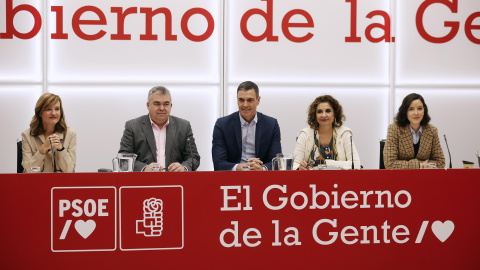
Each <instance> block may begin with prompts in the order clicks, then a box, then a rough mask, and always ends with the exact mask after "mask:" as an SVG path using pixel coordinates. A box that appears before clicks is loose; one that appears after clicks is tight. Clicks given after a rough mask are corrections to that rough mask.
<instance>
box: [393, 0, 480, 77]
mask: <svg viewBox="0 0 480 270" xmlns="http://www.w3.org/2000/svg"><path fill="white" fill-rule="evenodd" d="M422 2H423V1H420V0H409V1H403V0H402V1H396V3H397V4H396V8H397V15H396V23H395V25H396V32H397V39H396V59H397V65H396V71H397V72H396V83H398V84H422V85H425V84H445V83H447V84H479V83H480V76H478V74H480V53H479V50H480V47H479V46H480V45H478V44H474V43H472V42H471V41H470V40H468V39H467V37H466V35H465V20H466V19H467V18H468V16H470V14H472V13H474V12H479V11H480V1H478V0H470V1H464V0H462V1H458V2H459V3H458V13H456V14H455V13H452V12H451V11H450V9H448V8H447V7H446V6H445V5H442V4H434V5H431V6H430V7H429V8H427V10H426V12H425V15H424V17H423V23H424V25H425V30H426V31H427V32H428V33H429V34H430V35H432V36H434V37H443V36H445V35H447V34H448V33H449V32H450V29H451V28H450V27H445V26H444V22H445V21H458V22H460V29H459V31H458V33H457V35H456V36H455V38H453V39H452V40H451V41H449V42H447V43H442V44H435V43H430V42H428V41H426V40H425V39H423V38H422V37H421V36H420V34H419V32H418V31H417V27H416V23H415V16H416V14H417V10H418V8H419V6H420V4H421V3H422ZM473 24H474V25H480V18H477V19H475V20H474V21H473ZM473 34H474V36H475V37H476V38H480V31H479V30H474V31H473Z"/></svg>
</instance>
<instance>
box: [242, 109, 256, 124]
mask: <svg viewBox="0 0 480 270" xmlns="http://www.w3.org/2000/svg"><path fill="white" fill-rule="evenodd" d="M238 116H240V123H241V124H242V126H244V125H245V123H248V122H247V121H245V119H243V117H242V116H241V115H240V112H238ZM257 121H258V118H257V113H255V117H254V118H253V120H252V122H251V123H257ZM251 123H250V124H251Z"/></svg>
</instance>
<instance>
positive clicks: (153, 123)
mask: <svg viewBox="0 0 480 270" xmlns="http://www.w3.org/2000/svg"><path fill="white" fill-rule="evenodd" d="M148 119H150V125H151V126H152V127H153V126H154V125H155V126H157V127H158V125H157V124H155V122H153V121H152V118H150V115H148ZM168 124H170V117H168V119H167V123H165V125H164V127H168ZM158 128H160V129H162V127H158Z"/></svg>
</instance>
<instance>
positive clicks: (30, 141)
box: [22, 93, 77, 173]
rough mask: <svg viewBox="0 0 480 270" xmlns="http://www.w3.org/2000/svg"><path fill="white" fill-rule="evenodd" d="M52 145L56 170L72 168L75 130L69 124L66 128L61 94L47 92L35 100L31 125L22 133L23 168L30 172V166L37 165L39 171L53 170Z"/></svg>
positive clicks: (69, 170) (74, 157) (63, 170)
mask: <svg viewBox="0 0 480 270" xmlns="http://www.w3.org/2000/svg"><path fill="white" fill-rule="evenodd" d="M50 141H51V143H52V144H50ZM52 148H53V151H55V161H56V165H57V171H58V172H74V171H75V163H76V148H77V136H76V133H75V131H74V130H73V129H72V128H70V127H68V128H67V125H66V123H65V115H64V113H63V107H62V100H61V99H60V97H59V96H57V95H55V94H51V93H46V94H43V95H42V96H40V98H39V99H38V101H37V104H36V106H35V115H34V116H33V118H32V122H31V123H30V128H29V129H27V130H25V131H24V132H23V133H22V156H23V158H22V166H23V168H24V172H27V173H29V172H31V168H32V167H40V170H41V171H42V172H54V166H53V164H54V162H53V153H52Z"/></svg>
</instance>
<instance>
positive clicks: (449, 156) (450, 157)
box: [443, 134, 452, 169]
mask: <svg viewBox="0 0 480 270" xmlns="http://www.w3.org/2000/svg"><path fill="white" fill-rule="evenodd" d="M443 138H445V144H446V145H447V150H448V158H449V159H450V169H451V168H452V156H451V155H450V148H448V143H447V136H445V134H443Z"/></svg>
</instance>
